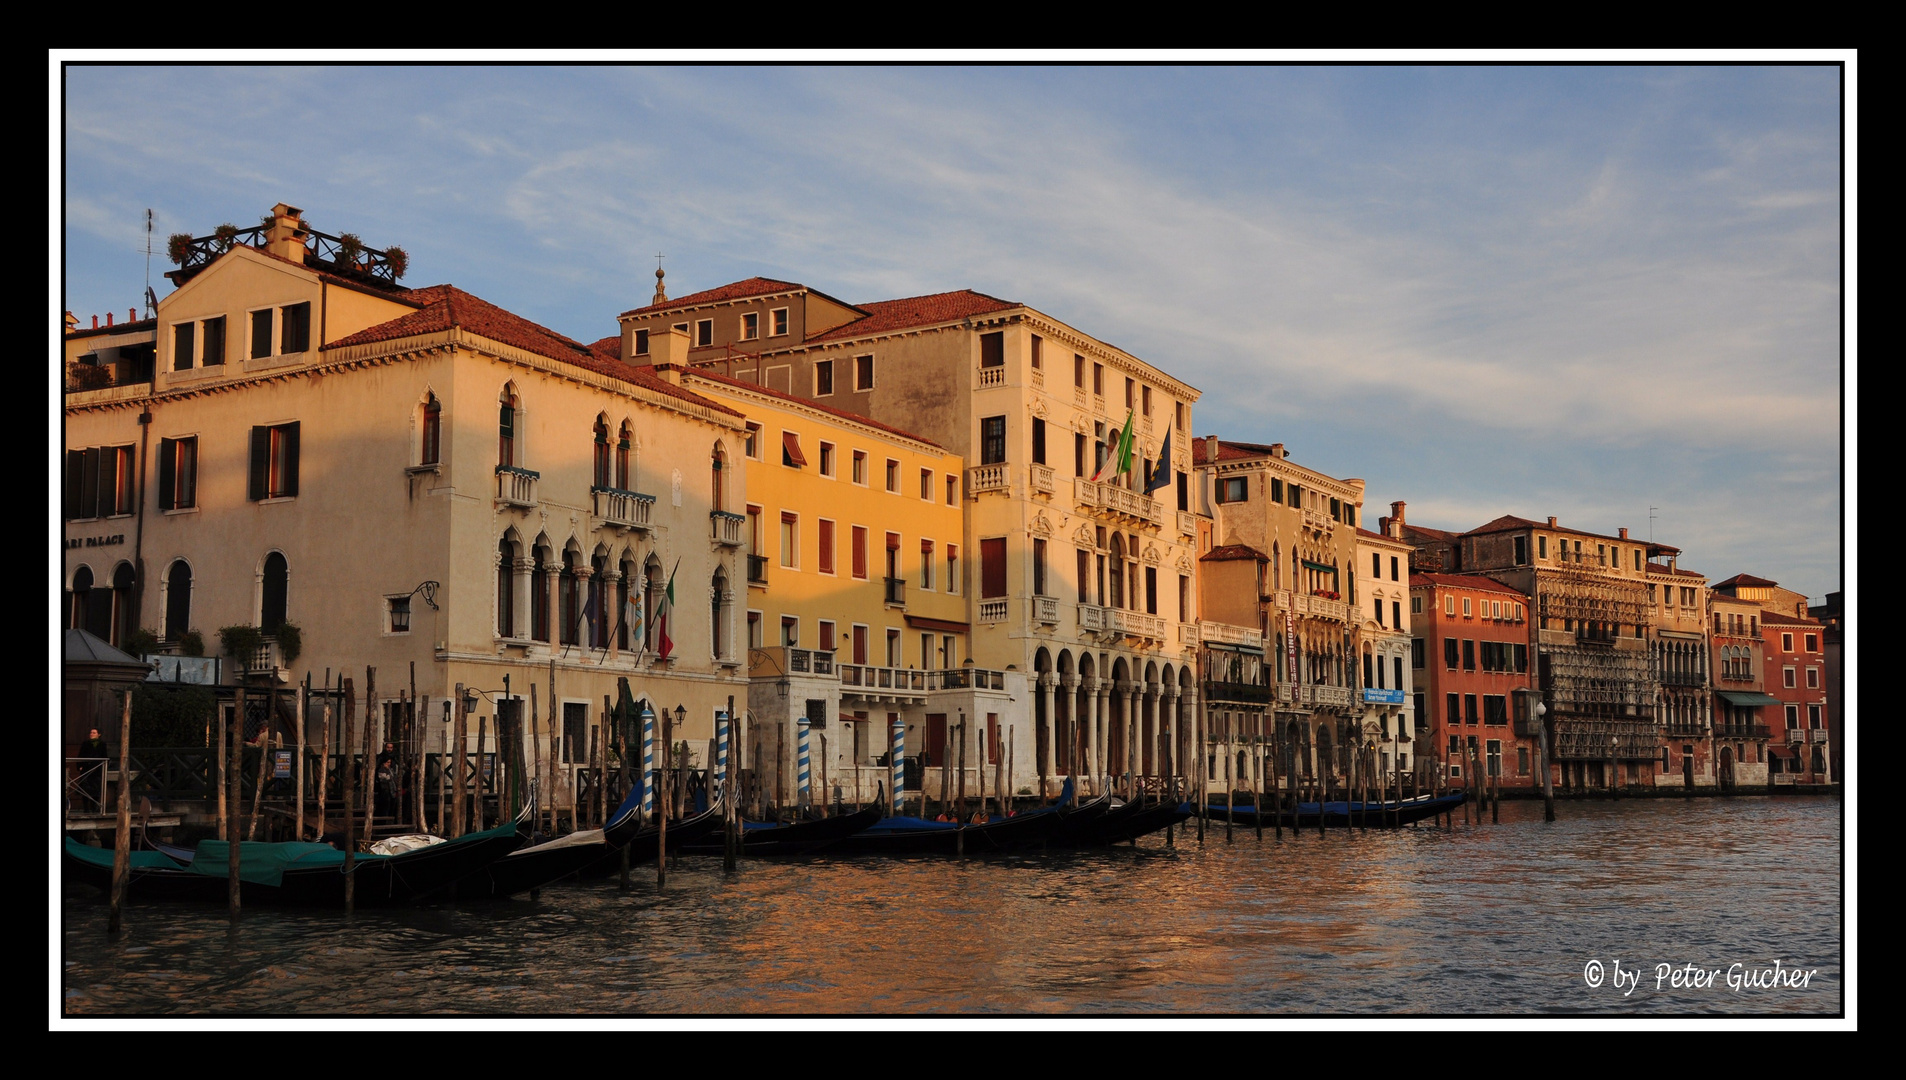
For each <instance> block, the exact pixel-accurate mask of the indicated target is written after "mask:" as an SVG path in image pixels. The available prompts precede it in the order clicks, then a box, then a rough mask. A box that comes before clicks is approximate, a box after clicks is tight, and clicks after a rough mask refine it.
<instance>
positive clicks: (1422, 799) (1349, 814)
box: [1208, 792, 1465, 829]
mask: <svg viewBox="0 0 1906 1080" xmlns="http://www.w3.org/2000/svg"><path fill="white" fill-rule="evenodd" d="M1464 798H1465V795H1464V794H1463V793H1462V792H1457V793H1455V794H1451V795H1418V796H1416V797H1415V798H1410V799H1387V800H1382V801H1378V800H1374V799H1373V800H1370V801H1367V802H1366V801H1354V800H1335V801H1331V802H1325V803H1322V804H1319V803H1314V802H1300V803H1298V804H1297V814H1296V818H1295V820H1293V819H1292V816H1291V812H1290V811H1288V810H1282V811H1280V810H1277V809H1274V808H1272V807H1268V806H1267V807H1265V809H1264V811H1263V815H1262V816H1263V819H1264V824H1265V825H1272V824H1279V825H1282V826H1283V827H1284V828H1287V829H1314V828H1317V819H1318V815H1319V813H1321V814H1322V815H1323V827H1324V828H1326V829H1348V828H1360V827H1362V826H1365V825H1368V826H1370V827H1372V828H1379V829H1389V828H1395V827H1397V826H1401V825H1409V824H1412V823H1414V822H1418V821H1422V820H1423V819H1424V818H1429V817H1434V816H1436V815H1437V814H1441V813H1445V812H1447V811H1450V810H1454V809H1455V808H1457V807H1458V806H1461V805H1462V804H1463V800H1464ZM1225 812H1226V807H1225V805H1224V804H1223V803H1222V802H1214V803H1211V804H1210V806H1209V808H1208V813H1209V815H1210V820H1214V821H1219V822H1222V821H1223V820H1224V817H1225ZM1230 814H1231V821H1232V823H1233V824H1235V825H1238V826H1242V827H1245V828H1253V827H1255V826H1256V825H1257V823H1258V817H1259V812H1258V809H1257V807H1255V806H1244V805H1238V806H1233V807H1230Z"/></svg>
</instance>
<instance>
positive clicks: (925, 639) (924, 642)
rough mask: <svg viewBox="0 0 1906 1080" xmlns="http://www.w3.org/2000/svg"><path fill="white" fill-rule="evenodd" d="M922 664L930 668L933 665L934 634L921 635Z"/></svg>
mask: <svg viewBox="0 0 1906 1080" xmlns="http://www.w3.org/2000/svg"><path fill="white" fill-rule="evenodd" d="M920 666H921V667H922V668H930V667H932V666H933V635H932V634H921V635H920ZM942 666H944V665H942Z"/></svg>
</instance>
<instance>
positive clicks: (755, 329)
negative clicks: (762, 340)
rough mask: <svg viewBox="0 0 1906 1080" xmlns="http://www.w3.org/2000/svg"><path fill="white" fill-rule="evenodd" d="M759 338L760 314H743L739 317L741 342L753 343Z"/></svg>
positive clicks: (754, 312) (750, 312) (756, 312)
mask: <svg viewBox="0 0 1906 1080" xmlns="http://www.w3.org/2000/svg"><path fill="white" fill-rule="evenodd" d="M760 336H761V313H760V312H758V311H749V312H744V313H743V314H742V316H741V340H743V341H753V340H755V339H756V338H758V337H760Z"/></svg>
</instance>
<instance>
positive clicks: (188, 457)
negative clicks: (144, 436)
mask: <svg viewBox="0 0 1906 1080" xmlns="http://www.w3.org/2000/svg"><path fill="white" fill-rule="evenodd" d="M198 483H199V440H198V436H196V435H194V436H192V437H190V438H184V439H160V440H159V509H161V510H186V509H190V508H192V507H194V506H197V505H198Z"/></svg>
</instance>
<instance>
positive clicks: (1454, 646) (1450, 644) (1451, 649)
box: [1443, 638, 1462, 671]
mask: <svg viewBox="0 0 1906 1080" xmlns="http://www.w3.org/2000/svg"><path fill="white" fill-rule="evenodd" d="M1461 649H1462V646H1461V645H1459V644H1458V643H1457V641H1456V639H1455V638H1444V639H1443V666H1444V667H1446V668H1449V669H1450V670H1451V671H1454V670H1455V669H1456V664H1457V662H1458V660H1459V659H1460V653H1461Z"/></svg>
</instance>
